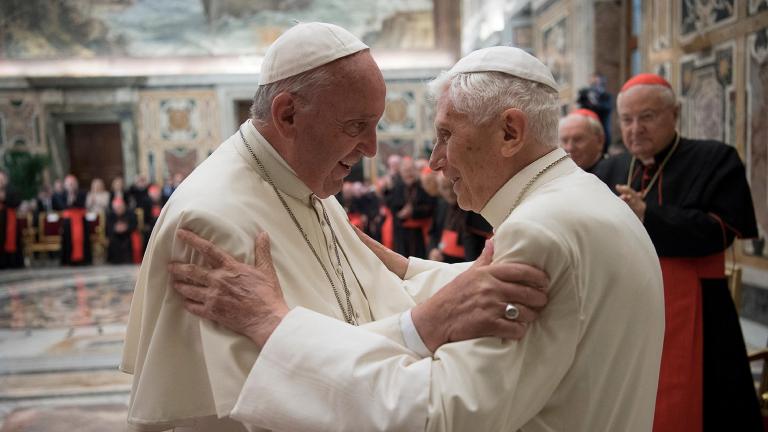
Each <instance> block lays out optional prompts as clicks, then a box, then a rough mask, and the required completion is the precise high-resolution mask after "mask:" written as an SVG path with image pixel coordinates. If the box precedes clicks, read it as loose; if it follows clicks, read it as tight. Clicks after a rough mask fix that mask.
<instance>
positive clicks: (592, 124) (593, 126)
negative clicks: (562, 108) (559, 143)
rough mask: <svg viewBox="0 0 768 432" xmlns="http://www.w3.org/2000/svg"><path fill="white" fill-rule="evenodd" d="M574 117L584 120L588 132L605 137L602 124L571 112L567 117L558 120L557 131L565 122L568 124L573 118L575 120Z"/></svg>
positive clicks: (592, 118)
mask: <svg viewBox="0 0 768 432" xmlns="http://www.w3.org/2000/svg"><path fill="white" fill-rule="evenodd" d="M576 117H578V118H582V119H585V120H586V121H587V125H588V127H589V129H590V131H591V132H592V133H593V134H595V135H599V136H605V130H603V125H602V123H600V122H599V121H598V120H597V119H595V118H594V117H590V116H585V115H583V114H579V113H576V112H572V113H570V114H568V115H567V116H565V117H563V118H561V119H560V122H559V123H558V124H557V128H558V129H560V128H561V127H563V125H564V124H565V123H566V122H568V121H570V120H571V119H573V118H576Z"/></svg>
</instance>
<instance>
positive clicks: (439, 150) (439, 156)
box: [429, 142, 445, 171]
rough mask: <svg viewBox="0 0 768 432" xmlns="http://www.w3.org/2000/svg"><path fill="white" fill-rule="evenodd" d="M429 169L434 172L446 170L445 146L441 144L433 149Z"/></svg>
mask: <svg viewBox="0 0 768 432" xmlns="http://www.w3.org/2000/svg"><path fill="white" fill-rule="evenodd" d="M429 168H430V169H431V170H432V171H441V170H442V169H443V168H445V146H444V145H442V144H440V143H439V142H438V143H437V144H435V147H434V148H433V149H432V155H431V156H430V157H429Z"/></svg>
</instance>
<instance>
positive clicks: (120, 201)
mask: <svg viewBox="0 0 768 432" xmlns="http://www.w3.org/2000/svg"><path fill="white" fill-rule="evenodd" d="M119 204H122V205H125V201H124V200H123V199H122V198H120V197H117V198H115V199H113V200H112V205H113V206H116V205H119Z"/></svg>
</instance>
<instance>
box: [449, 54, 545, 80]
mask: <svg viewBox="0 0 768 432" xmlns="http://www.w3.org/2000/svg"><path fill="white" fill-rule="evenodd" d="M471 72H503V73H505V74H507V75H512V76H515V77H518V78H522V79H526V80H529V81H534V82H537V83H541V84H544V85H545V86H547V87H551V88H552V89H553V90H555V91H558V88H557V82H555V79H554V78H553V77H552V72H550V71H549V68H548V67H547V66H545V65H544V63H542V62H541V61H539V59H537V58H536V57H534V56H532V55H530V54H528V53H527V52H525V51H523V50H521V49H520V48H515V47H510V46H495V47H490V48H483V49H479V50H477V51H473V52H471V53H469V54H467V55H466V56H465V57H464V58H462V59H461V60H459V61H458V63H456V64H455V65H454V66H453V67H452V68H451V70H450V71H448V73H449V74H459V73H471Z"/></svg>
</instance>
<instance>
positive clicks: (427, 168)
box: [421, 165, 432, 174]
mask: <svg viewBox="0 0 768 432" xmlns="http://www.w3.org/2000/svg"><path fill="white" fill-rule="evenodd" d="M431 172H432V168H430V167H429V165H427V166H425V167H424V168H422V169H421V173H422V174H429V173H431Z"/></svg>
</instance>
